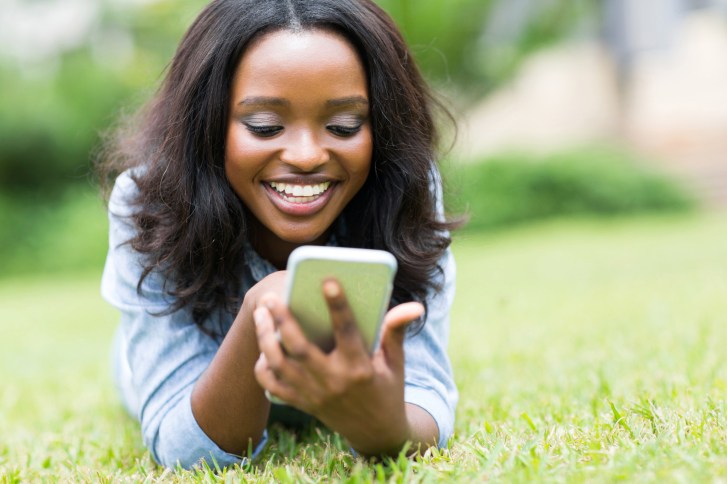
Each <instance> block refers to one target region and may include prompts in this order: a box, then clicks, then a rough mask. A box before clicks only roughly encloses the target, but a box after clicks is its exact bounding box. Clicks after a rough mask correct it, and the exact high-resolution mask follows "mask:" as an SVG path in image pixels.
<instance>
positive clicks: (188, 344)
mask: <svg viewBox="0 0 727 484" xmlns="http://www.w3.org/2000/svg"><path fill="white" fill-rule="evenodd" d="M134 190H135V186H134V184H133V181H132V180H131V179H130V178H129V177H128V175H122V176H121V177H119V179H118V181H117V184H116V187H115V188H114V192H113V193H112V196H111V200H110V203H109V221H110V237H109V245H110V250H109V255H108V258H107V262H106V267H105V270H104V275H103V281H102V294H103V296H104V297H105V298H106V299H107V300H108V301H109V302H110V303H111V304H112V305H114V306H115V307H116V308H117V309H119V311H120V312H121V326H120V334H119V336H120V338H122V339H123V344H122V345H120V346H121V347H122V348H124V352H123V353H122V354H119V355H117V358H119V359H123V360H124V361H123V363H124V364H126V363H128V366H129V367H130V372H127V373H128V375H126V378H124V383H123V384H121V385H120V387H121V389H122V391H123V392H124V393H125V396H126V400H127V401H134V402H136V405H135V408H133V409H132V410H133V413H135V414H136V416H137V417H138V418H139V420H140V422H141V430H142V436H143V439H144V442H145V444H146V446H147V447H148V448H149V450H150V451H151V453H152V456H153V457H154V459H155V460H156V461H157V462H159V463H160V464H162V465H165V466H167V467H173V466H175V465H176V464H177V463H178V462H179V463H181V465H182V466H183V467H186V468H188V467H191V466H192V465H194V464H195V463H197V462H198V461H199V460H201V459H202V458H206V459H207V460H208V462H210V463H211V462H212V461H211V460H210V459H211V458H214V459H215V460H216V461H217V463H218V464H219V465H221V466H226V465H231V464H234V463H239V462H240V459H241V457H240V455H242V453H243V452H242V451H246V450H247V445H248V441H249V440H250V439H252V442H253V445H255V444H258V443H259V442H261V440H264V438H263V437H262V435H261V433H262V430H261V429H262V427H263V426H264V425H265V421H266V418H267V409H266V405H267V403H266V402H263V403H262V404H261V403H260V399H261V398H262V399H264V397H261V390H260V388H259V386H258V385H257V383H255V381H254V379H252V378H249V377H248V378H245V377H244V375H245V367H246V368H247V373H248V375H250V374H251V372H252V365H253V363H254V360H255V358H256V357H257V344H256V342H255V338H254V331H253V334H252V336H250V335H249V334H247V333H246V332H245V331H246V329H247V330H248V331H249V330H250V329H251V328H253V326H252V323H251V322H250V321H249V320H248V322H247V323H245V318H244V314H245V311H244V309H243V310H241V311H240V314H239V315H238V318H237V319H236V321H235V323H233V325H232V328H231V329H230V338H229V339H228V338H225V340H224V341H223V342H222V345H223V346H225V348H226V350H225V352H223V353H221V354H220V351H219V350H220V343H221V342H220V340H219V339H218V338H215V337H212V336H210V334H209V333H208V332H207V331H203V330H202V328H200V327H199V326H197V325H196V324H194V322H193V320H192V317H191V315H190V314H189V313H188V311H185V310H180V311H177V312H175V313H173V314H170V315H158V316H154V315H153V314H154V313H158V312H160V311H163V310H165V309H166V308H167V307H168V304H169V303H168V300H167V296H165V294H164V293H163V291H162V287H163V281H162V280H161V278H160V277H159V276H158V274H154V273H153V274H152V275H150V277H149V278H147V279H146V280H145V282H144V287H143V293H142V295H141V296H139V295H138V294H137V291H136V284H137V282H138V280H139V276H140V274H141V266H140V263H139V254H137V253H135V252H134V251H133V250H132V249H131V248H130V247H129V246H128V245H122V244H123V242H126V241H127V240H129V239H130V238H131V237H133V235H134V233H135V232H134V231H135V229H134V227H133V225H131V224H130V221H129V220H128V218H127V217H128V215H129V214H130V208H129V205H128V204H127V203H126V201H125V200H126V199H127V197H129V196H131V195H132V194H133V191H134ZM208 323H209V327H208V328H207V329H211V330H216V331H218V332H220V331H223V329H224V327H225V326H227V325H229V324H230V323H229V321H228V322H225V321H217V320H210V321H209V322H208ZM208 323H205V324H208ZM232 347H234V348H235V350H236V351H237V355H236V360H240V365H241V366H242V367H243V368H242V369H240V368H234V370H240V371H239V372H237V373H236V374H235V377H234V378H231V379H227V380H225V379H226V378H230V376H229V373H227V374H226V373H224V372H219V371H216V370H215V369H216V368H219V366H223V367H224V364H223V363H225V362H226V363H227V364H228V365H229V363H230V358H229V353H230V352H231V351H232V350H231V349H230V348H232ZM218 355H219V356H218ZM241 356H242V358H240V357H241ZM247 357H249V358H247ZM215 362H216V363H215ZM213 363H215V364H216V365H217V366H215V365H213ZM233 363H234V362H233ZM122 366H123V365H122ZM208 368H209V369H210V370H208ZM206 370H207V371H206ZM240 375H243V377H242V378H240ZM233 382H234V383H233ZM198 384H206V386H204V387H200V389H199V391H198V389H197V388H196V385H197V386H199V385H198ZM223 387H224V388H228V389H229V390H230V391H231V392H233V393H234V392H237V393H238V394H243V393H244V394H245V395H247V397H249V398H246V402H247V403H246V405H248V407H247V408H245V407H244V406H243V407H242V410H243V411H240V408H238V410H237V411H230V409H229V407H228V410H227V412H228V413H227V414H225V413H224V412H225V410H224V409H222V410H219V409H216V408H213V407H209V408H210V411H211V412H216V411H221V412H222V414H221V415H223V417H229V416H230V414H234V418H244V419H245V420H246V421H247V422H248V424H247V425H248V428H244V427H243V428H242V432H241V434H245V435H238V436H237V441H230V440H225V436H224V435H222V436H221V435H218V434H217V433H216V430H215V425H219V422H215V421H213V420H210V419H209V418H207V419H206V420H205V417H206V416H207V415H208V414H207V413H205V412H206V407H205V405H206V404H207V403H208V401H209V398H208V399H207V401H205V398H204V397H205V396H207V397H210V396H211V397H214V398H213V399H214V400H217V399H218V398H219V399H221V400H224V395H223V394H222V393H223V392H220V390H221V389H222V388H223ZM193 390H195V392H194V394H195V395H196V397H195V400H196V403H195V405H193V404H192V400H193V398H192V395H193ZM215 391H218V393H217V394H215ZM200 396H201V397H202V398H200V399H199V400H198V399H197V398H198V397H200ZM200 402H201V405H199V406H197V405H198V404H200ZM193 407H195V408H193ZM245 412H249V413H247V414H245ZM198 419H199V420H200V421H201V422H203V425H204V430H203V428H202V426H201V425H200V422H198ZM243 441H244V443H243ZM218 442H219V443H220V444H222V445H218ZM238 444H239V445H238ZM258 448H261V446H258ZM229 451H232V452H229Z"/></svg>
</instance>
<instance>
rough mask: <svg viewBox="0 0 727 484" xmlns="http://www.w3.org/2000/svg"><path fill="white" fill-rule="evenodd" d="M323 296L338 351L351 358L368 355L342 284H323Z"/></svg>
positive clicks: (332, 281) (327, 281)
mask: <svg viewBox="0 0 727 484" xmlns="http://www.w3.org/2000/svg"><path fill="white" fill-rule="evenodd" d="M323 296H324V297H325V298H326V303H327V304H328V312H329V313H330V315H331V322H332V323H333V337H334V339H335V341H336V349H338V350H340V351H341V353H342V354H344V355H348V356H351V357H360V356H365V355H367V353H368V352H367V349H366V345H365V343H364V340H363V337H362V336H361V333H360V332H359V330H358V326H357V325H356V317H355V316H354V314H353V311H352V310H351V306H349V304H348V300H347V299H346V294H344V292H343V288H342V287H341V284H339V283H338V281H337V280H335V279H326V280H325V281H324V282H323Z"/></svg>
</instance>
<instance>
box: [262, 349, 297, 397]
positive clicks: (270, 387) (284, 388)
mask: <svg viewBox="0 0 727 484" xmlns="http://www.w3.org/2000/svg"><path fill="white" fill-rule="evenodd" d="M254 371H255V379H256V380H257V382H258V383H259V384H260V386H261V387H262V388H263V389H264V390H265V393H266V396H267V397H268V399H269V400H270V401H271V402H273V403H281V402H284V403H289V404H292V403H293V402H292V400H293V399H294V398H295V395H296V392H295V391H294V390H293V389H292V388H291V387H290V386H289V385H287V384H286V383H285V382H282V381H280V380H279V379H278V377H277V376H276V375H275V372H274V371H273V369H272V368H270V366H269V365H268V361H267V358H266V357H265V353H260V357H259V358H258V360H257V361H256V362H255V368H254ZM271 396H272V397H273V398H270V397H271ZM275 400H278V401H275Z"/></svg>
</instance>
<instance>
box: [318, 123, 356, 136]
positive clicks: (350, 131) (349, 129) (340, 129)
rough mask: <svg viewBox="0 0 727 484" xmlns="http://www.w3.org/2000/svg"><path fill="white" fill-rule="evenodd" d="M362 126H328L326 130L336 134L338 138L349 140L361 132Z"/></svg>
mask: <svg viewBox="0 0 727 484" xmlns="http://www.w3.org/2000/svg"><path fill="white" fill-rule="evenodd" d="M361 126H362V125H361V124H357V125H356V126H345V125H338V124H329V125H328V126H326V129H327V130H328V131H330V132H331V133H333V134H335V135H336V136H340V137H342V138H347V137H349V136H353V135H355V134H356V133H358V132H359V131H361Z"/></svg>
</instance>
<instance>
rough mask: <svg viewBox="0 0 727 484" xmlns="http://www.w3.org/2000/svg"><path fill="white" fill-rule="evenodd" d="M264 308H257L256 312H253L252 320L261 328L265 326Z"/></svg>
mask: <svg viewBox="0 0 727 484" xmlns="http://www.w3.org/2000/svg"><path fill="white" fill-rule="evenodd" d="M262 311H264V309H263V308H257V309H256V310H255V311H253V312H252V319H253V321H255V326H260V325H261V324H263V316H264V315H263V313H262Z"/></svg>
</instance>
